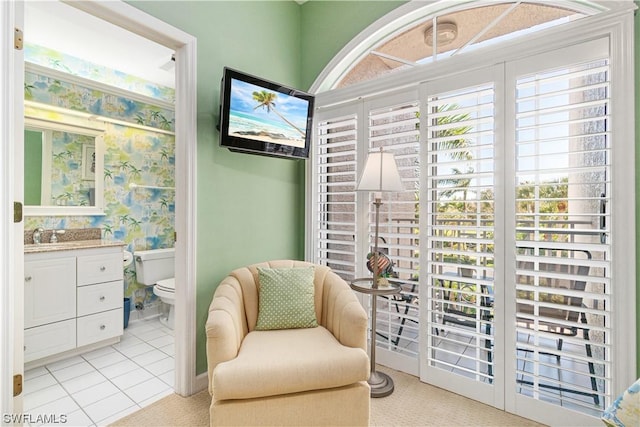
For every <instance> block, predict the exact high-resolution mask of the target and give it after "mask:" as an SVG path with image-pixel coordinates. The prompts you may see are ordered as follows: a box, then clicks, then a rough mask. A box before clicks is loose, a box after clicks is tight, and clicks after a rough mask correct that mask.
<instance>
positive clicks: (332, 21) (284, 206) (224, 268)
mask: <svg viewBox="0 0 640 427" xmlns="http://www.w3.org/2000/svg"><path fill="white" fill-rule="evenodd" d="M128 3H130V4H132V5H133V6H135V7H137V8H139V9H141V10H143V11H145V12H147V13H149V14H151V15H153V16H155V17H157V18H159V19H161V20H163V21H165V22H167V23H169V24H171V25H173V26H175V27H177V28H180V29H181V30H183V31H185V32H187V33H189V34H191V35H193V36H195V37H197V39H198V58H197V61H198V89H197V92H198V178H197V180H198V224H197V233H198V248H197V250H198V255H197V257H198V258H197V262H198V271H197V310H196V317H197V323H196V327H197V367H196V369H197V372H198V373H202V372H205V371H206V368H207V363H206V355H205V341H206V340H205V335H204V324H205V321H206V316H207V309H208V306H209V303H210V301H211V297H212V295H213V292H214V290H215V287H216V286H217V284H218V283H219V282H220V280H221V279H222V278H224V276H225V275H226V274H227V273H228V272H229V271H230V270H231V269H233V268H236V267H238V266H242V265H246V264H249V263H252V262H258V261H263V260H266V259H275V258H298V259H301V258H302V257H303V256H304V192H305V184H304V174H305V171H304V169H305V164H304V162H303V161H291V160H281V159H272V158H262V157H257V156H250V155H242V154H235V153H231V152H229V151H227V150H225V149H221V148H220V147H219V146H218V132H217V131H216V130H215V124H216V122H217V120H218V104H219V95H220V94H219V91H220V90H219V85H220V78H221V77H222V68H223V66H230V67H232V68H237V69H239V70H242V71H245V72H248V73H251V74H256V75H259V76H261V77H265V78H267V79H269V80H274V81H277V82H281V83H283V84H287V85H292V86H295V87H298V88H300V89H303V90H306V89H308V88H309V87H310V86H311V85H312V84H313V82H314V81H315V79H316V78H317V76H318V75H319V74H320V73H321V72H322V70H323V69H324V68H325V66H326V65H327V64H328V63H329V62H330V61H331V59H332V58H333V57H334V56H335V55H336V54H337V53H338V52H339V51H340V50H341V49H342V48H343V47H344V46H345V45H346V44H347V43H348V42H349V41H350V40H351V39H353V37H355V36H356V35H358V34H359V33H360V32H361V31H362V30H364V29H365V28H366V27H367V26H368V25H370V24H371V23H373V22H375V21H376V20H377V19H379V18H380V17H382V16H384V15H385V14H386V13H388V12H389V11H391V10H393V9H395V8H396V7H398V6H400V5H401V4H403V3H404V1H397V0H389V1H384V0H382V1H319V0H311V1H308V2H306V3H304V4H302V5H298V4H297V3H296V2H294V1H292V0H286V1H136V0H133V1H128ZM265 23H266V25H265ZM639 26H640V18H638V17H636V28H640V27H639ZM635 49H636V55H635V57H636V64H639V62H638V59H640V37H639V36H638V34H637V33H636V36H635ZM638 68H640V66H639V65H637V66H636V76H637V77H638V76H640V73H639V72H638ZM636 81H638V79H636ZM637 90H638V88H636V91H637ZM639 99H640V97H639V96H636V109H637V110H636V111H638V112H640V101H639ZM636 135H637V137H638V136H640V126H639V125H638V124H637V123H636ZM636 155H637V156H638V157H637V159H638V161H640V153H638V154H636ZM638 161H637V162H638ZM636 181H637V182H638V183H637V185H640V180H638V179H637V180H636ZM636 203H637V204H638V206H639V207H640V197H639V198H638V200H637V201H636ZM636 233H638V235H640V224H637V227H636ZM637 240H638V239H636V241H637ZM638 254H640V247H639V248H638ZM639 276H640V274H639ZM636 282H638V280H637V281H636ZM637 299H638V305H640V289H639V290H638V292H637ZM636 323H637V331H638V333H639V334H640V316H638V317H637V319H636ZM637 345H638V351H637V352H636V354H637V355H640V336H639V338H638V344H637ZM637 358H638V367H639V372H640V356H637Z"/></svg>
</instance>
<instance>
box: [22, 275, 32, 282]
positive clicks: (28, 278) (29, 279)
mask: <svg viewBox="0 0 640 427" xmlns="http://www.w3.org/2000/svg"><path fill="white" fill-rule="evenodd" d="M31 279H32V277H31V276H27V277H25V278H24V281H25V282H30V281H31Z"/></svg>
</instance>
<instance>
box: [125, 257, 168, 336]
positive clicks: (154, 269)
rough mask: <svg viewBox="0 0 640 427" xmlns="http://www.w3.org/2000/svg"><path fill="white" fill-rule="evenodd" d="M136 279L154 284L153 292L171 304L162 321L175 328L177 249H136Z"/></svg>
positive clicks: (147, 284) (147, 283)
mask: <svg viewBox="0 0 640 427" xmlns="http://www.w3.org/2000/svg"><path fill="white" fill-rule="evenodd" d="M133 258H134V259H135V262H136V280H137V281H138V282H140V283H142V284H143V285H146V286H153V293H154V294H156V295H157V296H158V297H159V298H160V299H161V300H162V302H164V303H165V304H167V305H168V306H169V314H168V315H167V316H166V317H165V316H161V317H160V321H161V322H162V323H163V324H165V325H166V326H167V327H168V328H171V329H173V324H174V306H175V292H176V287H175V279H174V277H173V275H174V264H175V263H174V259H175V249H174V248H167V249H151V250H148V251H135V252H134V253H133Z"/></svg>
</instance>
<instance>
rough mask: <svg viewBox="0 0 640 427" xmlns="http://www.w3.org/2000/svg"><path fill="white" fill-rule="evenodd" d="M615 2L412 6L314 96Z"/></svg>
mask: <svg viewBox="0 0 640 427" xmlns="http://www.w3.org/2000/svg"><path fill="white" fill-rule="evenodd" d="M612 3H613V2H589V1H587V2H584V1H580V2H578V1H547V2H524V1H504V2H495V1H491V2H489V1H477V0H476V1H470V2H451V1H440V2H435V3H429V4H427V5H425V4H424V3H422V2H410V3H408V4H406V5H404V6H401V7H399V8H398V9H396V10H395V11H393V12H392V13H390V14H389V15H387V16H385V17H383V18H381V19H380V20H379V21H377V22H376V23H374V24H373V25H371V26H370V27H369V28H367V29H366V30H365V31H363V32H362V33H361V34H360V35H359V36H358V37H356V38H354V40H352V42H351V43H349V44H348V45H347V46H345V48H344V49H343V50H342V51H341V52H340V53H339V54H338V55H337V56H336V57H335V58H334V60H333V61H332V62H331V63H330V64H329V65H328V66H327V68H326V69H325V70H324V71H323V73H322V74H321V75H320V77H319V78H318V80H317V81H316V83H315V84H314V85H313V87H312V92H316V91H324V90H329V89H335V88H342V87H346V86H350V85H353V84H356V83H360V82H364V81H368V80H372V79H375V78H377V77H381V76H385V75H388V74H390V73H395V72H398V71H402V70H406V69H408V68H411V67H414V66H417V65H420V64H425V63H429V62H435V61H441V60H443V59H446V58H449V57H452V56H456V55H460V54H463V53H466V52H471V51H474V50H476V49H479V48H482V47H485V46H488V45H494V44H496V43H500V42H501V41H504V40H512V39H513V38H516V37H522V36H525V35H530V34H532V33H535V32H537V31H540V30H542V29H546V28H550V27H553V26H557V25H563V24H566V23H569V22H572V21H575V20H578V19H581V18H584V17H586V16H591V15H595V14H598V13H600V12H603V11H606V10H610V9H611V8H615V7H616V5H614V4H612Z"/></svg>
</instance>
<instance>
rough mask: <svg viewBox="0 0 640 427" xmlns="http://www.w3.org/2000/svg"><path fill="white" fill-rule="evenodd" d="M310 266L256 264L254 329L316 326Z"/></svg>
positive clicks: (312, 271) (312, 272) (312, 273)
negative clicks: (256, 307)
mask: <svg viewBox="0 0 640 427" xmlns="http://www.w3.org/2000/svg"><path fill="white" fill-rule="evenodd" d="M313 276H314V268H313V267H301V268H262V267H258V279H259V281H260V288H259V291H258V321H257V323H256V330H258V331H268V330H272V329H298V328H315V327H316V326H318V321H317V320H316V310H315V304H314V297H313V296H314V288H313Z"/></svg>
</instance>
